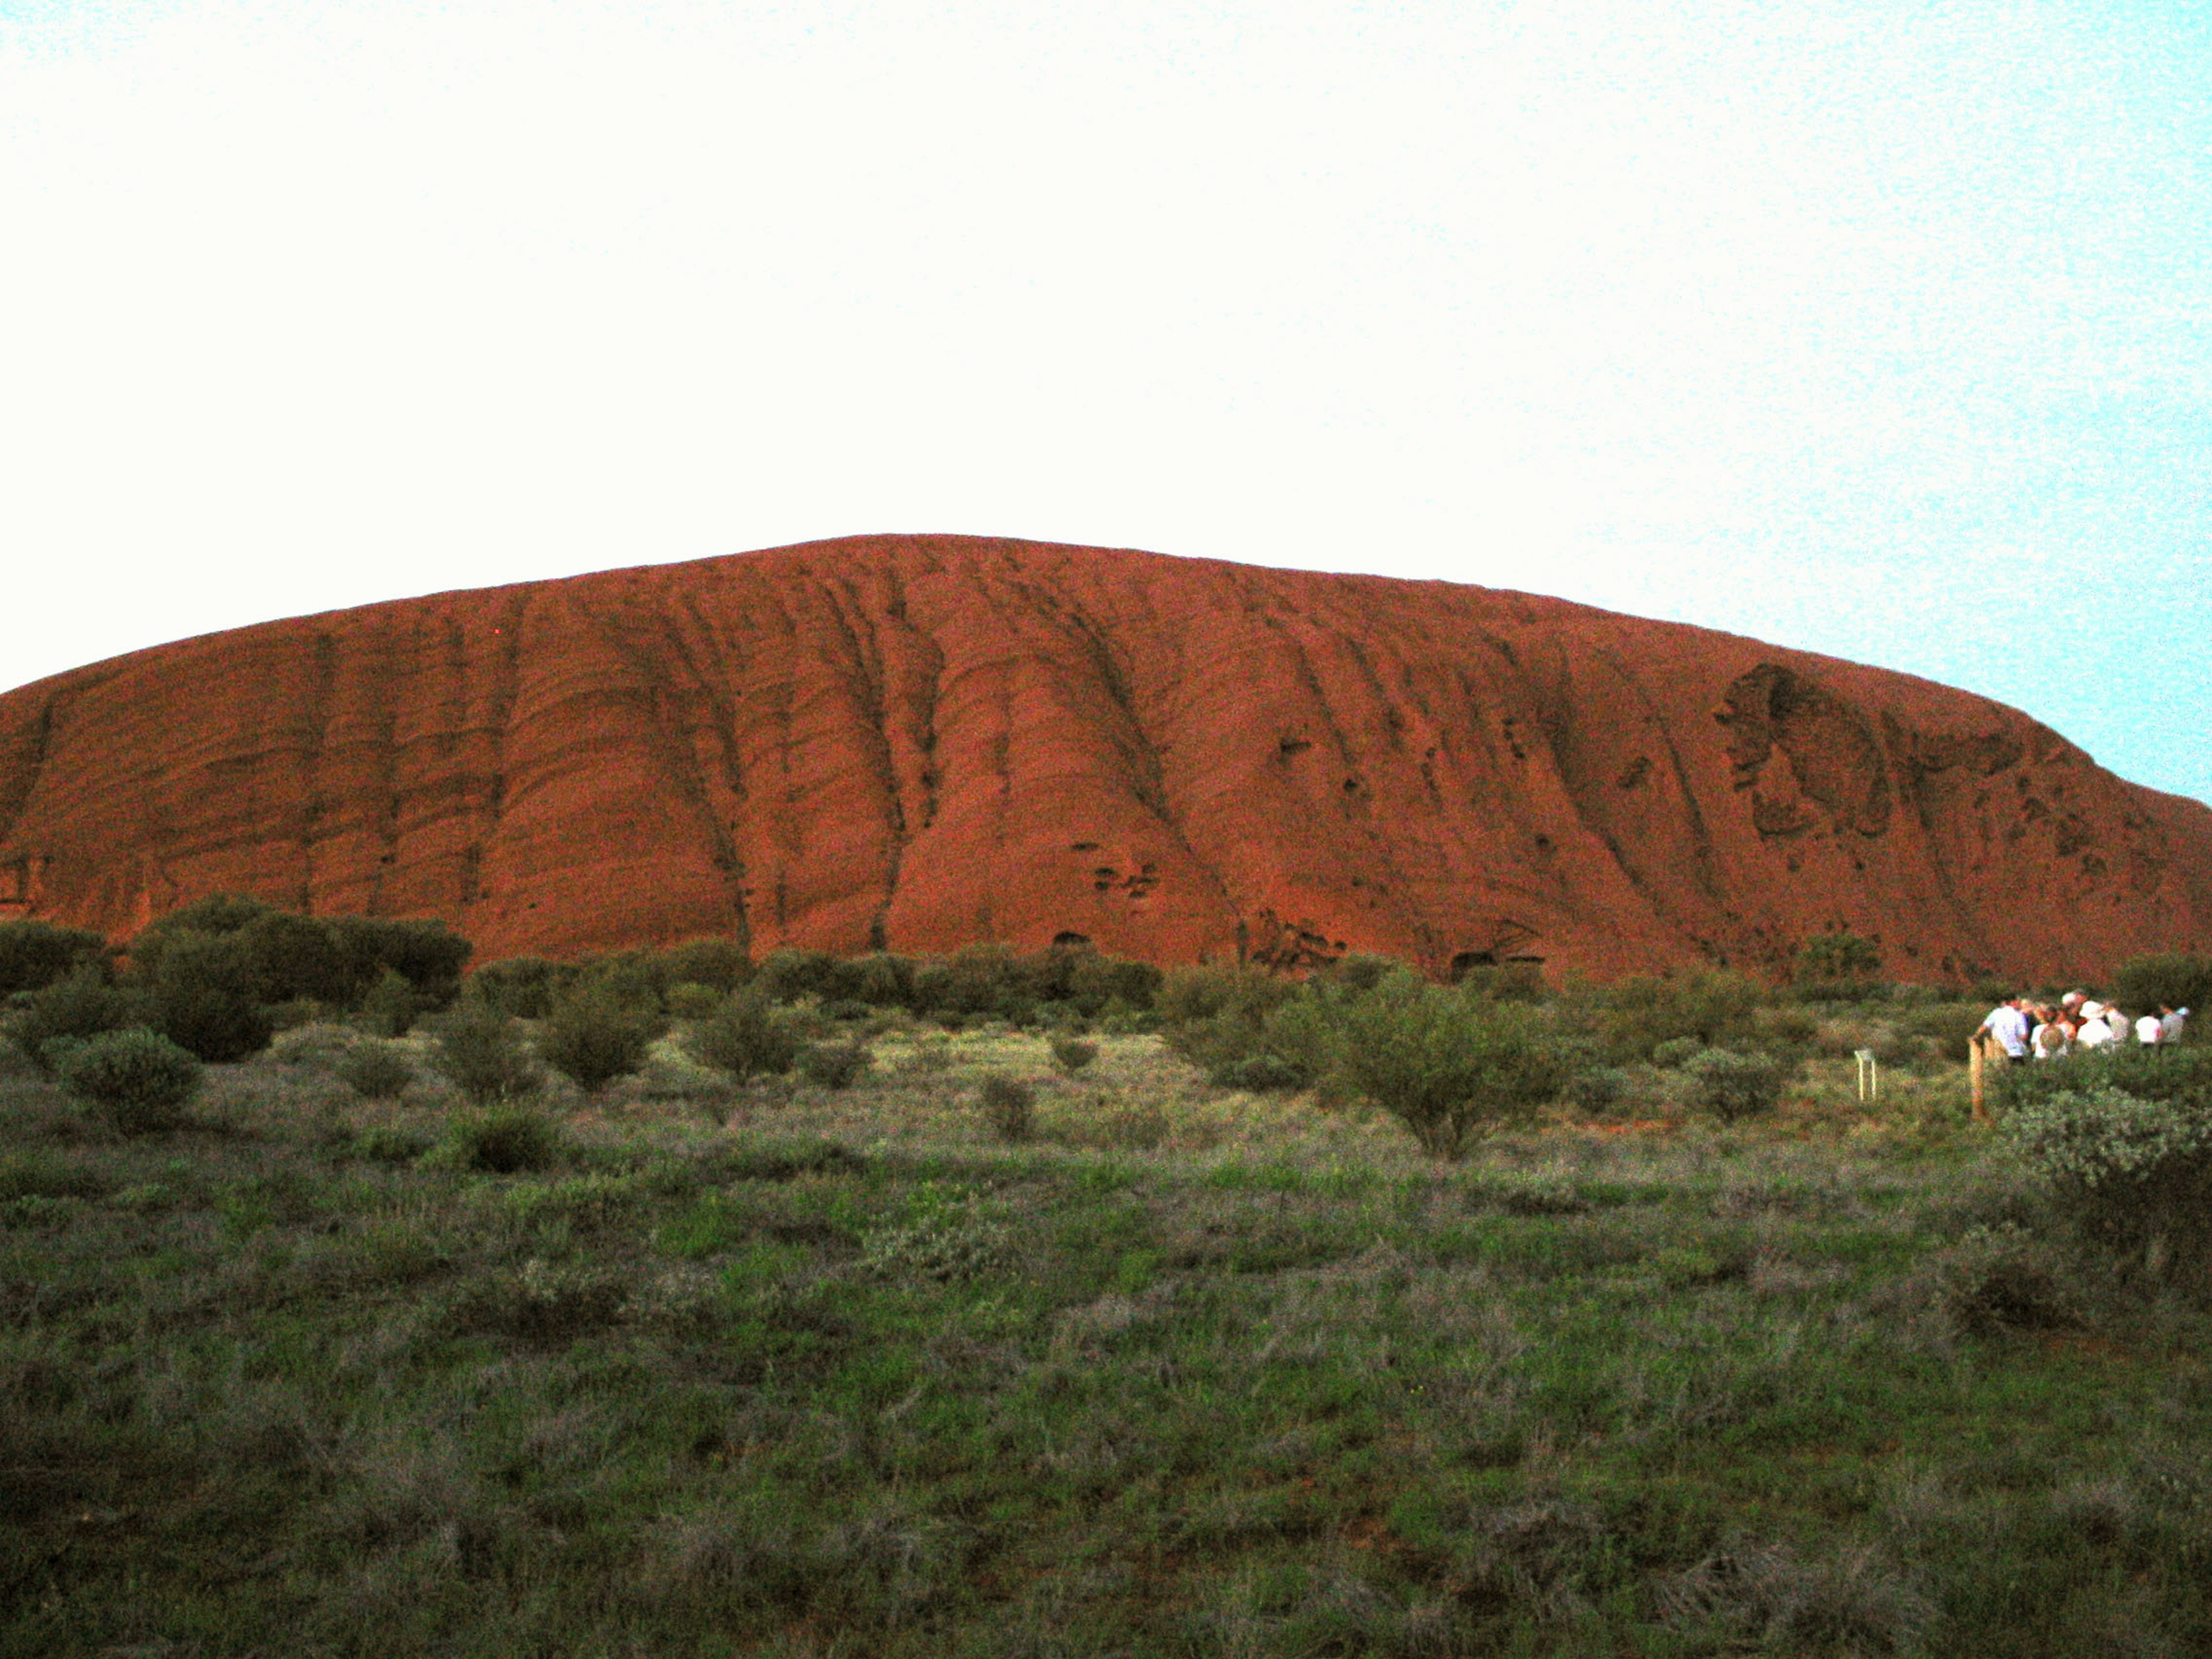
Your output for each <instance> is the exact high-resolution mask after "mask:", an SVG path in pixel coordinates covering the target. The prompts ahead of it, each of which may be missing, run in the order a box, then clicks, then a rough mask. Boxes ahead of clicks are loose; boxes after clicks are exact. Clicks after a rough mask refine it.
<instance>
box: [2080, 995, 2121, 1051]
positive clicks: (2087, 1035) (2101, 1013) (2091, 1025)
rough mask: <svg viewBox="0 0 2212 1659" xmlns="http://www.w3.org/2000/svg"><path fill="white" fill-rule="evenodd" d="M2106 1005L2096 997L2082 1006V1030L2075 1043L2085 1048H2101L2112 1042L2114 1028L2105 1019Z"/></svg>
mask: <svg viewBox="0 0 2212 1659" xmlns="http://www.w3.org/2000/svg"><path fill="white" fill-rule="evenodd" d="M2105 1014H2106V1009H2105V1005H2104V1004H2103V1003H2101V1002H2100V1001H2098V1000H2096V999H2095V998H2094V997H2092V998H2090V999H2089V1000H2087V1002H2084V1003H2083V1004H2082V1005H2081V1030H2079V1031H2077V1032H2075V1036H2074V1041H2075V1044H2076V1045H2078V1046H2079V1047H2081V1048H2103V1047H2104V1046H2105V1045H2106V1043H2108V1042H2111V1041H2112V1026H2111V1025H2110V1024H2108V1023H2107V1022H2106V1018H2105Z"/></svg>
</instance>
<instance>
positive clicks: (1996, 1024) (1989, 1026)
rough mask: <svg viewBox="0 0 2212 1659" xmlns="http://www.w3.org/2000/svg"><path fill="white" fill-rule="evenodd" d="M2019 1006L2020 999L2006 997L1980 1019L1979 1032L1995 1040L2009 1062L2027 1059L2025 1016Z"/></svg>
mask: <svg viewBox="0 0 2212 1659" xmlns="http://www.w3.org/2000/svg"><path fill="white" fill-rule="evenodd" d="M2020 1005H2021V999H2020V998H2018V997H2007V998H2006V999H2005V1000H2003V1001H2002V1002H2001V1003H1999V1004H1998V1005H1997V1006H1996V1007H1994V1008H1992V1009H1990V1012H1988V1013H1987V1014H1985V1015H1984V1016H1983V1017H1982V1025H1981V1030H1984V1031H1987V1032H1988V1033H1989V1034H1990V1036H1993V1037H1995V1038H1996V1040H1997V1043H1998V1046H1999V1047H2001V1048H2003V1050H2004V1051H2005V1055H2006V1058H2008V1059H2010V1060H2026V1059H2027V1013H2026V1012H2024V1011H2023V1010H2022V1009H2021V1006H2020ZM1975 1035H1976V1036H1979V1035H1980V1032H1977V1033H1976V1034H1975Z"/></svg>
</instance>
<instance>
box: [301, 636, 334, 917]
mask: <svg viewBox="0 0 2212 1659" xmlns="http://www.w3.org/2000/svg"><path fill="white" fill-rule="evenodd" d="M310 648H311V649H312V651H313V656H314V665H313V670H312V671H311V672H310V673H309V675H308V679H307V708H305V709H304V710H303V711H301V721H300V727H301V754H300V783H301V793H302V795H303V797H304V799H303V801H302V805H301V816H300V831H299V847H300V882H299V886H298V888H297V889H296V890H295V893H294V896H293V900H292V904H293V908H295V909H296V910H298V911H300V912H301V914H302V915H313V914H314V911H315V851H316V847H317V844H318V842H319V841H320V839H321V835H322V828H323V817H324V814H325V812H327V811H329V807H330V804H329V801H328V800H327V799H326V798H325V795H324V793H323V750H324V746H325V744H326V743H327V741H328V739H329V736H330V719H331V686H332V685H333V684H335V683H336V681H337V669H338V647H337V639H336V638H335V637H334V636H332V635H330V634H329V633H326V632H325V633H319V634H317V635H315V637H314V641H313V645H312V647H310Z"/></svg>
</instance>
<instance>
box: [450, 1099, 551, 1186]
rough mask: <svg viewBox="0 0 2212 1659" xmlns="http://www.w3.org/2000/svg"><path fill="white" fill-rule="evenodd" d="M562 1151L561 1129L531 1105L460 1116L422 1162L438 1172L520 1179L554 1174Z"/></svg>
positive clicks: (502, 1107) (500, 1108)
mask: <svg viewBox="0 0 2212 1659" xmlns="http://www.w3.org/2000/svg"><path fill="white" fill-rule="evenodd" d="M564 1152H565V1148H564V1147H563V1146H562V1136H561V1131H560V1128H559V1127H558V1126H557V1125H556V1124H555V1123H554V1121H553V1120H552V1119H551V1118H550V1117H548V1116H546V1115H545V1114H544V1112H541V1111H539V1110H538V1109H536V1108H535V1107H531V1106H519V1105H508V1106H496V1107H494V1108H492V1109H490V1110H489V1111H483V1112H471V1113H465V1114H461V1115H456V1116H455V1117H454V1118H453V1121H452V1122H450V1123H448V1124H447V1126H446V1133H445V1134H444V1135H443V1136H442V1137H441V1139H439V1141H438V1144H437V1145H436V1146H433V1147H432V1148H431V1149H430V1150H429V1151H428V1152H426V1153H425V1154H424V1155H423V1158H422V1163H423V1164H424V1165H425V1166H426V1167H427V1168H429V1169H434V1170H475V1171H477V1172H479V1173H482V1174H486V1175H516V1174H520V1172H522V1171H524V1170H550V1169H551V1168H552V1167H553V1166H554V1165H556V1164H558V1163H560V1162H561V1160H562V1157H563V1155H564Z"/></svg>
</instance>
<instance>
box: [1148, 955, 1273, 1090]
mask: <svg viewBox="0 0 2212 1659" xmlns="http://www.w3.org/2000/svg"><path fill="white" fill-rule="evenodd" d="M1298 992H1299V987H1297V985H1295V984H1293V983H1291V981H1288V980H1282V979H1276V978H1274V977H1273V976H1271V975H1267V974H1263V973H1261V972H1260V971H1259V970H1258V969H1252V968H1226V967H1214V966H1200V967H1196V968H1177V969H1173V970H1172V971H1170V973H1169V974H1168V975H1167V976H1166V977H1165V979H1164V980H1163V981H1161V985H1160V992H1159V1000H1158V1008H1159V1013H1160V1030H1161V1035H1162V1036H1163V1037H1164V1039H1165V1040H1166V1042H1167V1046H1168V1048H1169V1049H1170V1051H1171V1052H1172V1053H1174V1054H1179V1055H1181V1056H1182V1058H1183V1059H1185V1060H1188V1061H1190V1062H1191V1064H1193V1065H1194V1066H1197V1067H1198V1068H1199V1069H1200V1071H1202V1072H1205V1073H1207V1074H1208V1075H1209V1076H1213V1075H1216V1074H1218V1073H1220V1072H1221V1071H1222V1070H1223V1069H1224V1068H1225V1067H1227V1066H1232V1065H1234V1064H1235V1063H1236V1062H1237V1061H1238V1060H1247V1059H1249V1058H1251V1057H1252V1056H1253V1055H1255V1054H1261V1053H1262V1052H1264V1051H1266V1049H1267V1024H1268V1019H1269V1017H1270V1016H1271V1015H1273V1014H1274V1013H1275V1012H1277V1011H1278V1010H1279V1009H1280V1008H1282V1007H1283V1006H1285V1004H1287V1003H1289V1002H1290V1001H1291V1000H1292V999H1293V998H1294V997H1296V996H1297V994H1298Z"/></svg>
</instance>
